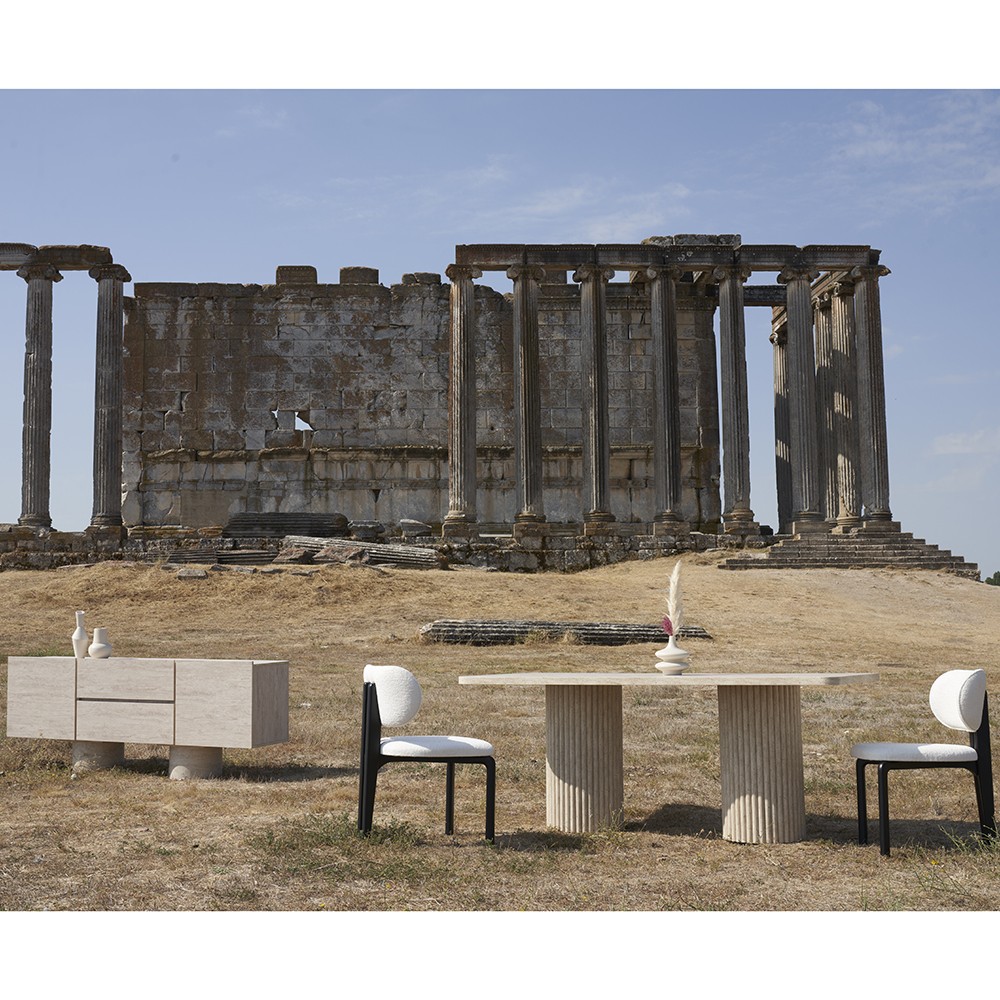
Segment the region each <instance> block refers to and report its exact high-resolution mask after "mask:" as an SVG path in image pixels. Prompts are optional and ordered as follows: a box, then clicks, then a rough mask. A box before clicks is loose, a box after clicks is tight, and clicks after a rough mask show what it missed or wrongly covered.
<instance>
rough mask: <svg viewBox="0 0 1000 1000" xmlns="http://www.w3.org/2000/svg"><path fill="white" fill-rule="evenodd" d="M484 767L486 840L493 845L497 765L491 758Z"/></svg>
mask: <svg viewBox="0 0 1000 1000" xmlns="http://www.w3.org/2000/svg"><path fill="white" fill-rule="evenodd" d="M484 766H485V767H486V839H487V840H488V841H489V842H490V843H491V844H492V843H493V841H494V839H495V836H494V834H495V820H496V800H497V764H496V761H495V760H494V759H493V758H492V757H489V758H487V760H486V761H485V762H484Z"/></svg>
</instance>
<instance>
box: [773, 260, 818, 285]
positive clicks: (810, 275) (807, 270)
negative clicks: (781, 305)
mask: <svg viewBox="0 0 1000 1000" xmlns="http://www.w3.org/2000/svg"><path fill="white" fill-rule="evenodd" d="M818 277H819V271H817V270H816V269H815V268H813V267H801V266H799V267H796V266H792V265H790V266H789V267H785V268H783V269H782V270H781V271H780V272H779V273H778V278H777V281H778V284H779V285H787V284H788V283H789V282H790V281H802V280H805V281H815V280H816V278H818Z"/></svg>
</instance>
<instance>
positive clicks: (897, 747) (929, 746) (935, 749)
mask: <svg viewBox="0 0 1000 1000" xmlns="http://www.w3.org/2000/svg"><path fill="white" fill-rule="evenodd" d="M851 756H853V757H857V758H858V759H859V760H872V761H877V760H890V761H904V762H905V761H915V762H916V761H924V762H938V763H944V762H946V761H947V762H952V761H954V762H957V761H962V760H977V759H978V754H977V753H976V751H975V750H974V749H973V748H972V747H970V746H962V745H961V744H960V743H857V744H855V745H854V746H853V747H851Z"/></svg>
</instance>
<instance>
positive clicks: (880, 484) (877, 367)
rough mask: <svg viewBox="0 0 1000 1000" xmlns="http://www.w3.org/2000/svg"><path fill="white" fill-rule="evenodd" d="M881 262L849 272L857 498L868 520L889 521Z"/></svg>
mask: <svg viewBox="0 0 1000 1000" xmlns="http://www.w3.org/2000/svg"><path fill="white" fill-rule="evenodd" d="M889 273H890V272H889V268H887V267H883V266H881V265H874V266H871V267H858V268H855V269H854V270H853V271H852V272H851V277H852V278H854V279H855V285H854V322H855V326H856V329H857V341H858V421H859V429H860V439H861V500H862V503H863V505H864V510H865V518H866V519H867V520H869V521H875V522H878V521H892V512H891V511H890V509H889V451H888V439H887V434H886V421H885V371H884V368H883V362H882V306H881V303H880V301H879V289H878V279H879V278H880V277H884V276H885V275H887V274H889Z"/></svg>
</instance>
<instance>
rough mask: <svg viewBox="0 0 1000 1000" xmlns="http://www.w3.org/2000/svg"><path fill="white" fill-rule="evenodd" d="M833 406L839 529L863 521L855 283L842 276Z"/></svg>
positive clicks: (835, 314)
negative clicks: (859, 470)
mask: <svg viewBox="0 0 1000 1000" xmlns="http://www.w3.org/2000/svg"><path fill="white" fill-rule="evenodd" d="M832 291H833V295H832V303H833V308H832V323H833V409H834V437H835V440H836V448H837V529H838V530H839V531H849V530H850V529H852V528H856V527H858V526H859V525H860V524H861V490H860V486H859V482H858V465H859V462H860V455H861V442H860V436H859V432H858V364H857V354H856V351H855V330H854V282H853V281H851V280H850V278H841V279H840V280H839V281H837V282H836V283H835V284H834V285H833V289H832Z"/></svg>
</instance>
